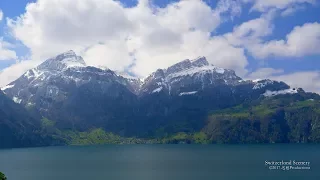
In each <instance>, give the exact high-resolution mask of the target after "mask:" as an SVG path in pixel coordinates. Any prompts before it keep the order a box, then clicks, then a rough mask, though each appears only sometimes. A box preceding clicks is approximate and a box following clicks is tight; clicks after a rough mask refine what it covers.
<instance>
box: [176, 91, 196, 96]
mask: <svg viewBox="0 0 320 180" xmlns="http://www.w3.org/2000/svg"><path fill="white" fill-rule="evenodd" d="M196 93H198V91H191V92H182V93H180V94H179V96H185V95H193V94H196Z"/></svg>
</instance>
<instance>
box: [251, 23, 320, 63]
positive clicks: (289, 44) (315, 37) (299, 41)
mask: <svg viewBox="0 0 320 180" xmlns="http://www.w3.org/2000/svg"><path fill="white" fill-rule="evenodd" d="M319 47H320V24H319V23H317V22H315V23H306V24H304V25H303V26H297V27H295V28H294V29H293V30H292V31H291V32H290V33H289V34H288V35H287V36H286V39H285V40H273V41H269V42H266V43H261V44H256V45H255V46H253V47H251V50H250V51H251V53H252V54H253V55H254V56H255V57H257V58H260V59H263V58H267V57H269V56H277V57H302V56H307V55H316V54H320V49H319Z"/></svg>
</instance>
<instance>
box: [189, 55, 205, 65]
mask: <svg viewBox="0 0 320 180" xmlns="http://www.w3.org/2000/svg"><path fill="white" fill-rule="evenodd" d="M191 63H192V65H193V66H197V67H202V66H208V65H209V62H208V61H207V59H206V57H204V56H201V57H198V58H197V59H194V60H191Z"/></svg>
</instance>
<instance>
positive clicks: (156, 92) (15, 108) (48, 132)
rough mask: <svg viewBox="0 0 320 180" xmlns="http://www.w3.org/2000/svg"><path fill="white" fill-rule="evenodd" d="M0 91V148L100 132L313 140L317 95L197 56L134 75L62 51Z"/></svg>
mask: <svg viewBox="0 0 320 180" xmlns="http://www.w3.org/2000/svg"><path fill="white" fill-rule="evenodd" d="M1 90H2V91H3V92H0V102H1V104H0V113H1V114H0V137H1V138H2V139H1V141H0V142H1V143H0V147H19V146H40V145H56V144H62V145H63V144H70V143H72V142H75V141H74V140H75V139H77V142H78V144H81V142H83V139H86V141H85V142H89V143H95V141H94V140H92V139H95V140H97V139H98V140H99V142H103V139H104V138H110V137H111V134H108V133H112V135H114V136H112V137H117V138H118V139H119V138H120V137H121V138H122V137H123V138H129V137H136V138H139V139H149V140H150V139H153V140H154V139H157V141H155V142H165V143H177V142H189V143H190V142H206V143H217V142H220V143H260V142H262V143H273V142H318V141H319V139H320V137H319V138H318V135H317V134H318V132H319V134H320V131H319V129H317V128H318V124H320V122H319V119H320V115H319V114H320V110H319V106H318V105H319V100H320V96H319V95H318V94H315V93H307V92H305V91H304V90H303V89H301V88H291V87H290V86H289V85H287V84H286V83H284V82H278V81H273V80H269V79H264V80H253V81H252V80H243V79H242V78H240V77H239V76H237V75H236V73H235V71H233V70H230V69H223V68H219V67H216V66H214V65H211V64H210V63H209V62H208V61H207V60H206V58H205V57H199V58H197V59H194V60H189V59H187V60H184V61H181V62H179V63H177V64H174V65H172V66H170V67H168V68H167V69H158V70H157V71H155V72H153V73H152V74H150V75H149V76H148V77H146V78H145V79H143V80H141V79H139V78H135V77H131V76H127V75H123V74H121V73H117V72H115V71H112V70H110V69H100V68H96V67H91V66H87V65H86V63H85V61H84V60H83V59H82V57H80V56H77V55H76V54H75V53H74V52H73V51H68V52H65V53H63V54H60V55H58V56H56V57H53V58H50V59H48V60H46V61H45V62H43V63H42V64H40V65H39V66H38V67H36V68H34V69H30V70H28V71H27V72H25V73H24V74H23V75H22V76H21V77H19V78H18V79H17V80H15V81H13V82H11V83H10V84H8V85H7V86H5V87H3V88H1ZM257 108H258V109H257ZM259 108H260V109H259ZM307 112H308V115H306V113H307ZM310 114H312V116H310ZM309 116H310V117H309ZM307 117H309V119H304V120H303V118H307ZM292 118H293V119H292ZM278 121H279V122H278ZM300 121H301V122H300ZM292 122H296V123H293V124H290V123H292ZM298 122H299V123H298ZM83 133H86V134H85V137H82V136H84V134H83ZM101 134H103V136H101ZM92 136H95V137H94V138H93V137H92ZM102 137H103V138H102ZM79 138H80V140H79ZM81 138H82V139H81ZM88 138H89V139H90V138H91V139H90V140H88ZM121 138H120V139H121ZM199 138H200V139H201V140H199ZM159 139H160V140H159ZM125 140H128V139H125ZM3 142H4V143H3ZM108 142H110V141H108ZM126 142H127V141H126Z"/></svg>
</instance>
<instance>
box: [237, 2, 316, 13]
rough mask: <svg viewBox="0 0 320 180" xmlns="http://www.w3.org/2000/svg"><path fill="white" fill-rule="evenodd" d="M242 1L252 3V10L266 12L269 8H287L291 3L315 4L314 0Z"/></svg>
mask: <svg viewBox="0 0 320 180" xmlns="http://www.w3.org/2000/svg"><path fill="white" fill-rule="evenodd" d="M242 1H243V2H247V3H248V2H251V3H253V4H254V5H253V7H252V10H256V11H260V12H267V11H269V10H270V9H273V8H276V9H287V8H290V7H292V6H293V5H296V6H298V5H302V4H304V3H308V4H315V3H316V0H242Z"/></svg>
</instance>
